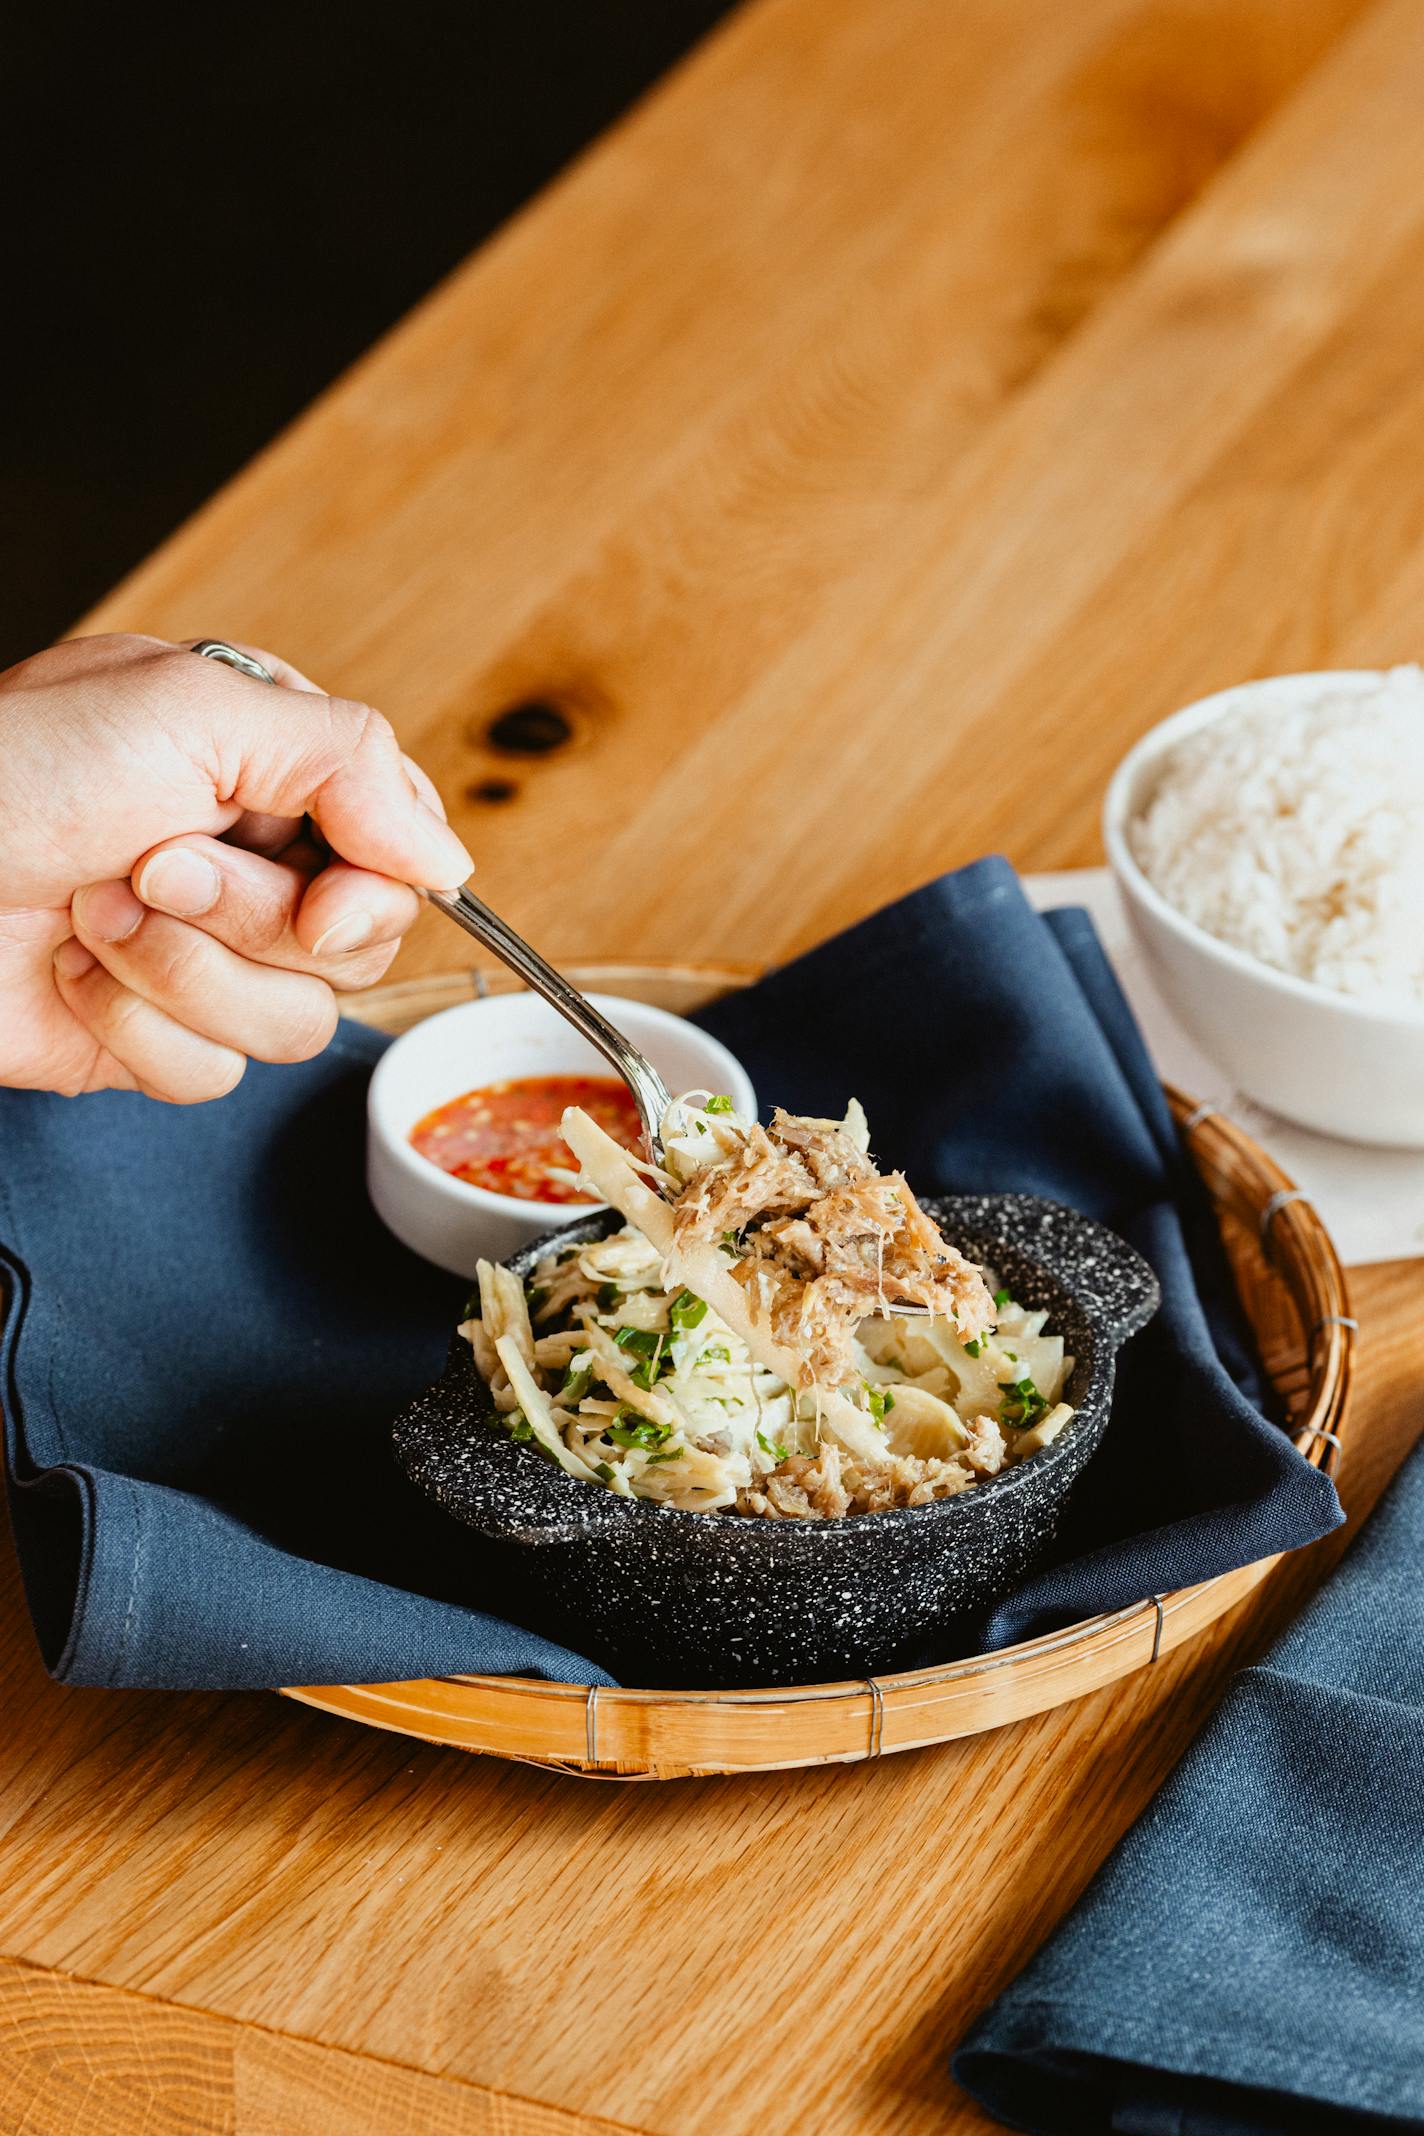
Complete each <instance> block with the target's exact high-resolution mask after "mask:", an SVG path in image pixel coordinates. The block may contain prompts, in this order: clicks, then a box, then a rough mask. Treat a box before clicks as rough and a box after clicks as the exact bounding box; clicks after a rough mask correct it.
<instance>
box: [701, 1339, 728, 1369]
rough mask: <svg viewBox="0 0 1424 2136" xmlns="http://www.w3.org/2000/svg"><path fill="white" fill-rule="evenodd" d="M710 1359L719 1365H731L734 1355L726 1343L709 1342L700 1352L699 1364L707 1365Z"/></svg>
mask: <svg viewBox="0 0 1424 2136" xmlns="http://www.w3.org/2000/svg"><path fill="white" fill-rule="evenodd" d="M709 1358H713V1359H715V1360H716V1362H717V1363H718V1364H719V1365H730V1363H731V1362H732V1353H731V1351H730V1350H729V1349H728V1348H727V1345H726V1344H725V1343H724V1342H709V1343H708V1344H706V1346H705V1347H704V1348H703V1349H702V1350H701V1351H699V1353H698V1362H699V1364H701V1363H705V1362H706V1360H707V1359H709Z"/></svg>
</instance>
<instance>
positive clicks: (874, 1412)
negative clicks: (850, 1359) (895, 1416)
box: [865, 1380, 895, 1431]
mask: <svg viewBox="0 0 1424 2136" xmlns="http://www.w3.org/2000/svg"><path fill="white" fill-rule="evenodd" d="M865 1393H866V1407H867V1408H868V1409H869V1411H870V1414H871V1416H872V1417H873V1418H874V1419H875V1421H876V1423H877V1424H878V1425H879V1426H880V1429H881V1430H882V1431H884V1429H885V1419H886V1417H887V1416H888V1415H889V1413H890V1411H891V1410H892V1409H893V1408H894V1407H895V1397H894V1395H893V1394H892V1393H891V1392H890V1389H889V1388H888V1387H872V1386H871V1384H870V1381H869V1380H867V1381H866V1382H865Z"/></svg>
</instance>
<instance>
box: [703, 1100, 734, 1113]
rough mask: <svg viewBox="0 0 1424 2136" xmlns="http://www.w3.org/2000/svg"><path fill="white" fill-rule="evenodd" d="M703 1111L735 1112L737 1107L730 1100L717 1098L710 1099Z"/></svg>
mask: <svg viewBox="0 0 1424 2136" xmlns="http://www.w3.org/2000/svg"><path fill="white" fill-rule="evenodd" d="M702 1110H703V1111H704V1112H733V1111H734V1110H735V1107H734V1106H733V1104H732V1101H731V1099H730V1098H723V1097H716V1098H709V1099H708V1100H707V1103H706V1104H705V1105H704V1106H703V1108H702Z"/></svg>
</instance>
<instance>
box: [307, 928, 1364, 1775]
mask: <svg viewBox="0 0 1424 2136" xmlns="http://www.w3.org/2000/svg"><path fill="white" fill-rule="evenodd" d="M756 976H757V974H756V973H755V972H754V971H752V970H750V969H748V968H747V967H743V966H731V965H726V964H719V965H717V966H709V965H697V964H665V965H658V966H652V965H648V964H641V965H640V964H637V963H633V962H624V963H621V964H620V963H611V962H609V963H599V964H597V965H592V966H590V965H585V966H584V967H583V977H584V980H585V983H589V982H591V981H596V982H598V983H601V984H603V985H605V986H613V987H616V986H617V985H618V984H619V983H623V984H630V983H634V984H635V983H638V982H639V981H642V982H645V983H647V982H652V981H659V982H662V983H671V984H676V985H679V986H694V987H695V986H698V985H704V984H705V986H706V988H707V993H708V996H709V997H710V996H711V995H712V994H713V993H716V992H725V991H731V990H733V989H735V988H737V987H739V986H743V985H746V984H747V983H749V981H751V980H752V979H754V978H755V977H756ZM493 987H494V989H498V990H502V987H503V981H502V978H501V977H494V980H493ZM487 990H492V989H491V987H490V980H489V979H488V978H487V977H486V975H485V973H484V972H483V971H482V970H481V968H479V967H471V968H468V969H466V970H463V971H460V972H457V973H448V974H441V975H438V976H432V977H429V978H423V979H419V978H418V979H413V980H406V981H401V982H397V983H396V984H394V985H391V986H385V987H378V988H373V989H372V990H371V991H370V993H369V994H368V995H365V996H362V997H359V1004H358V1013H359V1014H360V1015H361V1016H362V1019H363V1020H365V1021H369V1022H372V1023H377V1024H382V1025H385V1024H386V1023H387V1020H388V1019H389V1022H390V1023H391V1024H394V1025H395V1026H396V1027H397V1028H401V1027H403V1026H404V1023H405V1020H406V1014H407V1012H408V1011H409V1010H410V1009H412V1008H413V1009H414V1010H415V1011H416V1014H417V1017H418V1015H419V1014H420V1013H422V1009H424V1013H429V1012H430V1010H431V1009H432V1008H434V1007H437V1006H439V1007H443V1006H445V1005H447V1004H448V1003H450V1002H452V1001H455V1000H461V999H468V998H470V997H471V996H477V995H480V994H483V993H484V992H486V991H487ZM432 997H438V998H436V999H434V1000H432ZM1167 1098H1168V1103H1169V1105H1170V1107H1171V1110H1172V1114H1173V1117H1174V1120H1175V1122H1176V1125H1177V1128H1178V1131H1179V1133H1180V1134H1181V1135H1182V1137H1183V1139H1184V1141H1185V1142H1186V1143H1187V1145H1188V1147H1189V1149H1190V1151H1191V1154H1192V1156H1193V1159H1194V1161H1195V1162H1196V1164H1197V1168H1198V1170H1199V1171H1200V1172H1201V1173H1202V1174H1203V1176H1204V1178H1206V1182H1207V1189H1208V1192H1209V1193H1210V1194H1211V1196H1212V1200H1213V1203H1214V1205H1215V1206H1216V1208H1217V1210H1218V1213H1221V1212H1222V1211H1223V1209H1226V1210H1229V1211H1230V1213H1233V1214H1235V1215H1237V1216H1238V1217H1239V1218H1241V1219H1243V1220H1245V1219H1246V1218H1254V1219H1255V1220H1256V1221H1257V1223H1258V1225H1259V1236H1260V1239H1261V1242H1262V1248H1263V1253H1264V1257H1265V1258H1266V1259H1267V1260H1268V1261H1269V1262H1271V1263H1272V1264H1273V1265H1275V1266H1278V1267H1279V1266H1280V1265H1281V1263H1282V1262H1283V1261H1285V1260H1287V1259H1289V1260H1290V1262H1291V1263H1292V1264H1293V1265H1295V1266H1297V1267H1298V1268H1299V1269H1302V1270H1304V1271H1305V1272H1306V1273H1307V1275H1308V1276H1309V1278H1310V1288H1311V1290H1312V1295H1313V1297H1314V1299H1315V1300H1316V1302H1318V1303H1319V1305H1320V1307H1321V1310H1320V1311H1319V1313H1318V1314H1317V1315H1316V1317H1315V1321H1314V1326H1313V1328H1311V1329H1307V1327H1306V1325H1305V1323H1304V1320H1302V1328H1301V1334H1302V1344H1303V1347H1304V1349H1305V1351H1306V1362H1307V1367H1308V1369H1309V1371H1310V1377H1311V1386H1312V1399H1311V1403H1310V1407H1309V1411H1308V1413H1307V1415H1306V1416H1305V1418H1304V1419H1303V1421H1302V1422H1300V1423H1299V1425H1297V1426H1296V1428H1294V1429H1293V1430H1292V1431H1291V1432H1290V1433H1289V1436H1290V1437H1291V1438H1292V1440H1293V1443H1294V1444H1295V1445H1296V1447H1297V1449H1298V1450H1299V1451H1300V1452H1301V1453H1302V1454H1303V1455H1304V1457H1305V1458H1306V1459H1307V1460H1309V1461H1310V1462H1311V1463H1312V1465H1313V1466H1315V1467H1317V1468H1320V1469H1323V1470H1324V1472H1325V1473H1326V1474H1328V1475H1333V1473H1334V1470H1335V1467H1336V1465H1337V1463H1338V1458H1339V1452H1340V1447H1341V1426H1342V1424H1343V1421H1344V1415H1345V1409H1346V1401H1347V1395H1348V1388H1349V1381H1350V1368H1351V1361H1352V1357H1353V1350H1354V1340H1355V1325H1354V1322H1353V1320H1352V1319H1351V1317H1350V1314H1349V1301H1348V1295H1347V1292H1346V1287H1345V1278H1344V1273H1343V1270H1342V1269H1341V1266H1340V1262H1339V1258H1338V1256H1337V1254H1336V1252H1335V1248H1334V1245H1333V1242H1332V1241H1331V1239H1330V1235H1329V1232H1328V1231H1327V1229H1326V1227H1325V1224H1324V1222H1323V1220H1322V1219H1321V1217H1320V1216H1319V1214H1318V1212H1317V1211H1316V1210H1315V1208H1314V1207H1313V1205H1312V1204H1311V1203H1310V1202H1309V1201H1308V1200H1307V1199H1306V1198H1305V1197H1304V1196H1303V1195H1302V1194H1301V1193H1300V1191H1299V1190H1298V1189H1297V1188H1296V1187H1295V1186H1294V1184H1293V1182H1292V1181H1291V1180H1290V1179H1289V1178H1288V1176H1287V1175H1286V1173H1285V1172H1283V1171H1282V1169H1281V1167H1280V1166H1279V1165H1277V1164H1276V1162H1275V1160H1274V1159H1273V1158H1271V1157H1270V1156H1269V1155H1268V1154H1267V1152H1266V1151H1265V1150H1263V1149H1262V1148H1261V1147H1260V1145H1259V1144H1258V1143H1256V1142H1255V1141H1254V1140H1253V1139H1252V1137H1251V1136H1249V1135H1248V1134H1247V1133H1246V1131H1245V1130H1244V1129H1243V1128H1241V1127H1240V1126H1238V1125H1237V1124H1236V1123H1235V1122H1234V1121H1232V1120H1231V1119H1229V1118H1228V1117H1227V1116H1226V1115H1225V1114H1223V1113H1221V1112H1219V1111H1218V1110H1217V1109H1216V1108H1215V1107H1213V1106H1211V1105H1209V1104H1202V1103H1198V1102H1196V1101H1194V1100H1193V1099H1191V1098H1190V1097H1188V1096H1186V1095H1185V1094H1183V1093H1182V1092H1180V1091H1177V1090H1174V1089H1173V1088H1171V1087H1170V1086H1167ZM1213 1178H1216V1179H1217V1180H1218V1181H1220V1180H1227V1181H1230V1182H1232V1183H1234V1185H1235V1187H1236V1189H1237V1193H1236V1197H1235V1201H1236V1204H1237V1205H1236V1206H1233V1202H1232V1196H1231V1195H1230V1194H1229V1193H1228V1192H1227V1191H1226V1190H1225V1189H1223V1188H1222V1187H1221V1186H1220V1185H1218V1186H1217V1187H1213V1184H1212V1181H1213ZM1248 1186H1249V1188H1250V1189H1251V1190H1252V1192H1251V1193H1250V1194H1248V1193H1247V1191H1246V1189H1247V1187H1248ZM1276 1562H1277V1559H1276V1557H1275V1556H1271V1557H1267V1558H1261V1559H1256V1560H1254V1561H1252V1562H1250V1563H1248V1564H1246V1565H1243V1566H1239V1567H1237V1568H1235V1569H1234V1570H1232V1571H1228V1572H1225V1573H1221V1574H1218V1575H1217V1576H1216V1577H1214V1578H1213V1579H1210V1580H1205V1581H1201V1582H1198V1583H1196V1584H1195V1585H1192V1586H1189V1587H1181V1588H1177V1589H1173V1590H1170V1591H1168V1592H1165V1593H1162V1594H1158V1595H1146V1596H1143V1597H1142V1598H1141V1599H1140V1600H1138V1601H1134V1602H1130V1603H1126V1604H1123V1605H1122V1606H1120V1607H1118V1608H1115V1609H1111V1610H1106V1611H1100V1612H1097V1613H1095V1614H1094V1615H1092V1616H1090V1617H1083V1618H1079V1619H1077V1620H1075V1621H1074V1622H1073V1623H1071V1624H1067V1625H1061V1626H1058V1627H1056V1628H1055V1629H1053V1630H1050V1631H1047V1632H1043V1633H1040V1634H1038V1635H1037V1636H1036V1637H1034V1638H1032V1639H1026V1640H1020V1641H1017V1642H1015V1643H1014V1644H1013V1645H1011V1646H1005V1647H996V1648H993V1649H991V1650H990V1651H989V1652H988V1653H984V1654H973V1655H964V1656H961V1657H959V1658H958V1659H956V1660H953V1661H949V1662H942V1663H939V1664H936V1665H933V1666H931V1667H928V1668H920V1669H911V1670H904V1671H899V1672H891V1673H882V1674H880V1675H877V1676H873V1677H856V1678H847V1679H842V1680H839V1681H835V1682H821V1683H809V1684H788V1685H782V1686H760V1687H757V1688H755V1689H747V1690H733V1689H725V1690H710V1691H709V1690H680V1689H678V1688H676V1687H669V1688H665V1689H656V1688H654V1689H649V1688H647V1687H643V1686H636V1685H621V1684H620V1685H586V1684H579V1683H563V1682H555V1681H551V1680H549V1679H545V1678H539V1677H527V1676H499V1675H449V1676H441V1677H429V1678H413V1679H410V1680H408V1681H405V1682H399V1683H367V1684H334V1685H330V1684H329V1685H320V1684H318V1685H300V1686H298V1685H289V1686H284V1687H282V1696H284V1697H287V1698H291V1699H295V1700H299V1701H300V1702H302V1703H303V1704H307V1705H311V1706H315V1707H319V1708H321V1709H322V1710H324V1711H327V1712H334V1713H338V1714H341V1715H343V1716H345V1717H346V1718H348V1719H354V1720H360V1721H362V1722H364V1723H365V1724H367V1725H371V1726H376V1727H380V1728H384V1729H387V1730H393V1731H395V1732H397V1733H401V1734H406V1735H410V1736H414V1737H417V1738H422V1739H424V1740H426V1741H430V1742H433V1743H439V1744H444V1745H451V1746H457V1747H460V1748H463V1749H466V1750H474V1751H481V1752H485V1753H487V1754H493V1755H495V1756H500V1757H503V1758H505V1759H509V1760H513V1761H515V1762H519V1763H524V1764H533V1765H537V1766H540V1767H543V1768H544V1769H547V1770H550V1771H556V1772H563V1773H568V1774H570V1775H572V1776H576V1777H584V1778H593V1779H622V1780H634V1779H671V1778H677V1777H690V1776H693V1775H708V1774H714V1773H736V1772H745V1771H768V1770H777V1769H785V1768H787V1767H794V1766H804V1765H808V1764H819V1763H825V1762H854V1761H856V1760H858V1759H861V1758H865V1757H875V1756H879V1755H881V1754H882V1753H883V1752H886V1751H889V1750H902V1749H911V1748H918V1747H922V1746H924V1745H926V1744H930V1743H936V1742H942V1741H948V1740H952V1739H953V1738H954V1737H955V1736H958V1735H964V1734H970V1733H977V1732H979V1731H980V1730H982V1729H985V1728H990V1727H994V1726H998V1725H1002V1723H1003V1722H1004V1721H1006V1720H1009V1719H1013V1718H1018V1717H1021V1716H1022V1715H1026V1714H1029V1713H1032V1712H1037V1711H1042V1710H1044V1709H1045V1708H1047V1707H1049V1706H1052V1705H1056V1704H1059V1703H1062V1702H1063V1701H1064V1700H1066V1699H1068V1698H1072V1697H1077V1696H1081V1695H1084V1694H1085V1693H1086V1692H1087V1691H1089V1690H1092V1689H1096V1688H1099V1687H1100V1686H1101V1685H1102V1684H1105V1683H1109V1682H1112V1681H1114V1680H1116V1679H1117V1678H1118V1677H1120V1676H1123V1675H1125V1674H1128V1673H1130V1672H1132V1671H1133V1670H1135V1669H1136V1668H1138V1667H1142V1666H1147V1665H1150V1664H1151V1663H1153V1662H1155V1661H1157V1660H1158V1659H1159V1658H1161V1657H1162V1656H1163V1655H1165V1654H1166V1653H1168V1652H1170V1651H1171V1650H1172V1649H1173V1648H1175V1647H1176V1646H1178V1645H1181V1644H1183V1643H1184V1642H1185V1641H1186V1640H1187V1639H1189V1638H1191V1637H1192V1636H1194V1634H1195V1633H1196V1632H1197V1631H1199V1630H1201V1629H1203V1628H1204V1626H1205V1625H1206V1624H1208V1623H1210V1622H1212V1621H1213V1620H1214V1619H1215V1618H1216V1617H1218V1616H1220V1615H1222V1614H1223V1613H1224V1611H1225V1610H1227V1609H1229V1608H1230V1607H1232V1606H1233V1604H1234V1603H1235V1602H1236V1601H1238V1600H1239V1599H1241V1597H1242V1596H1244V1595H1245V1594H1247V1593H1249V1592H1250V1590H1251V1589H1252V1588H1254V1587H1255V1586H1256V1585H1258V1584H1259V1582H1260V1581H1261V1580H1262V1579H1264V1578H1265V1576H1266V1574H1267V1573H1268V1572H1269V1571H1270V1569H1271V1567H1272V1566H1273V1565H1274V1564H1275V1563H1276ZM1075 1655H1077V1656H1079V1657H1080V1659H1081V1660H1082V1661H1083V1662H1084V1663H1086V1662H1087V1660H1088V1657H1090V1656H1091V1657H1092V1658H1093V1660H1095V1661H1096V1662H1097V1663H1098V1664H1099V1667H1098V1669H1097V1671H1096V1673H1095V1674H1093V1675H1092V1676H1091V1677H1090V1678H1088V1679H1087V1680H1084V1681H1082V1682H1081V1683H1075V1684H1074V1685H1072V1686H1071V1687H1069V1688H1067V1689H1064V1688H1061V1686H1060V1687H1055V1685H1054V1684H1053V1683H1052V1681H1051V1680H1050V1679H1051V1676H1052V1670H1053V1665H1054V1664H1055V1663H1058V1662H1062V1661H1065V1660H1066V1661H1069V1662H1070V1663H1071V1662H1072V1660H1073V1658H1074V1656H1075ZM1020 1681H1021V1682H1022V1696H1021V1697H1019V1698H1018V1699H1017V1700H1016V1701H1011V1703H1012V1710H1011V1711H1007V1710H1006V1711H1004V1712H1002V1713H1001V1712H998V1711H997V1710H996V1699H995V1687H996V1686H998V1687H1002V1686H1009V1687H1010V1688H1011V1689H1012V1687H1013V1686H1015V1685H1016V1684H1019V1683H1020ZM976 1689H977V1690H978V1691H979V1692H985V1693H987V1696H986V1697H984V1698H981V1699H979V1700H977V1702H976V1699H975V1693H976ZM966 1706H967V1707H969V1708H971V1709H972V1710H969V1711H967V1712H965V1711H959V1712H956V1711H955V1709H956V1708H957V1707H966ZM808 1707H821V1708H823V1709H826V1710H827V1711H828V1712H829V1713H832V1714H835V1715H837V1716H838V1717H844V1718H846V1719H850V1718H852V1717H853V1718H854V1721H855V1724H856V1730H855V1733H854V1735H853V1736H852V1737H851V1738H849V1739H847V1740H845V1741H843V1742H841V1743H839V1744H838V1745H835V1746H830V1745H827V1746H823V1747H821V1748H819V1749H809V1748H803V1749H801V1750H799V1751H798V1752H797V1753H796V1754H794V1755H792V1756H790V1757H786V1756H784V1755H782V1756H777V1755H775V1754H774V1753H775V1751H777V1750H778V1749H784V1747H785V1746H782V1745H778V1744H775V1743H773V1742H770V1741H761V1740H758V1738H759V1737H760V1736H761V1735H762V1734H763V1733H764V1731H765V1727H766V1724H767V1723H769V1722H774V1721H775V1719H776V1717H777V1716H778V1715H779V1714H782V1713H785V1712H787V1711H788V1710H789V1709H806V1708H808ZM981 1708H982V1709H983V1710H980V1709H981ZM679 1714H680V1715H683V1716H685V1717H686V1719H687V1721H688V1723H689V1725H691V1724H692V1723H694V1722H695V1720H696V1718H697V1717H698V1716H701V1717H702V1718H703V1719H708V1720H710V1719H712V1718H714V1717H716V1718H718V1719H722V1720H729V1719H730V1720H732V1721H734V1722H740V1723H741V1724H742V1726H743V1729H745V1730H748V1731H750V1737H749V1739H748V1740H747V1741H745V1742H737V1743H733V1742H732V1741H730V1740H728V1741H726V1742H724V1743H722V1744H721V1745H719V1746H717V1747H716V1748H714V1747H712V1746H711V1745H707V1746H705V1747H702V1748H701V1755H698V1751H697V1749H695V1748H694V1746H693V1745H692V1744H690V1743H689V1744H687V1745H685V1746H684V1745H683V1744H681V1743H679V1745H678V1746H677V1748H676V1749H675V1750H673V1749H671V1748H670V1746H664V1745H661V1744H660V1743H659V1742H658V1741H657V1740H656V1738H657V1737H658V1736H659V1734H660V1733H661V1732H662V1731H660V1729H659V1726H658V1724H659V1721H660V1720H665V1719H666V1718H667V1717H668V1716H674V1715H679ZM936 1714H938V1716H939V1718H938V1719H937V1720H935V1721H933V1722H932V1723H931V1716H933V1715H936ZM946 1722H948V1723H949V1725H945V1723H946ZM521 1723H525V1724H527V1727H526V1726H521ZM927 1723H931V1724H930V1725H928V1726H927V1725H926V1724H927ZM620 1724H621V1725H620ZM625 1737H626V1738H627V1739H626V1740H624V1738H625ZM892 1737H893V1740H891V1738H892ZM737 1752H740V1753H741V1755H737V1754H736V1753H737ZM769 1752H770V1753H772V1754H771V1755H768V1753H769Z"/></svg>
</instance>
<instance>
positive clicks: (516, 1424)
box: [504, 1409, 534, 1446]
mask: <svg viewBox="0 0 1424 2136" xmlns="http://www.w3.org/2000/svg"><path fill="white" fill-rule="evenodd" d="M504 1428H505V1430H506V1431H507V1432H508V1433H509V1436H510V1438H511V1439H514V1440H516V1441H517V1442H518V1444H519V1445H521V1446H522V1445H523V1444H524V1443H525V1442H526V1440H529V1439H532V1438H533V1437H534V1426H533V1425H532V1424H531V1423H530V1421H529V1419H528V1417H526V1416H525V1414H524V1411H523V1410H522V1409H511V1410H510V1411H509V1412H508V1414H507V1415H506V1416H505V1419H504Z"/></svg>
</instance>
